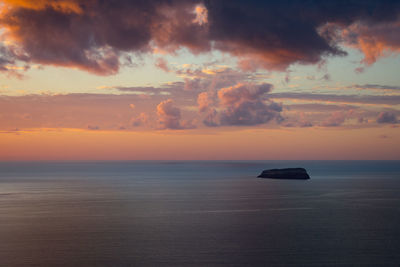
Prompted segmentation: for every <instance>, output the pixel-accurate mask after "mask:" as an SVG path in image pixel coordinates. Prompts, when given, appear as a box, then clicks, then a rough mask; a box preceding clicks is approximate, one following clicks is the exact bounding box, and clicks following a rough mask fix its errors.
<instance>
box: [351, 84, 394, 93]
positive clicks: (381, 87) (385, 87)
mask: <svg viewBox="0 0 400 267" xmlns="http://www.w3.org/2000/svg"><path fill="white" fill-rule="evenodd" d="M351 87H352V88H357V89H372V90H391V91H392V90H393V91H397V90H400V86H393V85H381V84H363V85H360V84H355V85H352V86H351Z"/></svg>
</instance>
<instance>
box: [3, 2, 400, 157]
mask: <svg viewBox="0 0 400 267" xmlns="http://www.w3.org/2000/svg"><path fill="white" fill-rule="evenodd" d="M399 53H400V1H384V0H382V1H372V0H371V1H368V0H353V1H344V0H343V1H339V0H337V1H311V0H310V1H295V0H292V1H289V0H288V1H239V0H230V1H222V0H209V1H191V0H189V1H188V0H176V1H174V0H170V1H164V0H143V1H128V0H86V1H84V0H52V1H51V0H38V1H28V0H0V160H153V159H154V160H159V159H161V160H169V159H171V160H192V159H201V160H207V159H210V160H218V159H243V160H247V159H251V160H254V159H260V160H263V159H400V55H399Z"/></svg>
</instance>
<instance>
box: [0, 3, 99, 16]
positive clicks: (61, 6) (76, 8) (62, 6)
mask: <svg viewBox="0 0 400 267" xmlns="http://www.w3.org/2000/svg"><path fill="white" fill-rule="evenodd" d="M0 2H3V3H5V4H6V5H7V6H8V7H23V8H27V9H34V10H42V9H46V8H52V9H54V10H57V11H60V12H64V13H77V14H80V13H82V8H81V6H80V4H83V3H86V4H87V3H88V2H93V1H92V0H89V1H80V0H72V1H71V0H35V1H31V0H1V1H0Z"/></svg>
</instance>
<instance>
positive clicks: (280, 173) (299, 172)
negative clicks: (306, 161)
mask: <svg viewBox="0 0 400 267" xmlns="http://www.w3.org/2000/svg"><path fill="white" fill-rule="evenodd" d="M257 177H260V178H272V179H292V180H307V179H310V176H309V175H308V173H307V171H306V170H305V169H304V168H286V169H270V170H264V171H263V172H262V173H261V174H260V175H259V176H257Z"/></svg>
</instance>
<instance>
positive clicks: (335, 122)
mask: <svg viewBox="0 0 400 267" xmlns="http://www.w3.org/2000/svg"><path fill="white" fill-rule="evenodd" d="M347 116H348V114H347V113H346V112H343V111H335V112H333V113H332V114H331V115H330V116H329V117H328V118H327V119H326V120H325V121H323V122H322V123H321V126H325V127H335V126H340V125H342V124H343V123H344V121H345V120H346V118H347Z"/></svg>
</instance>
